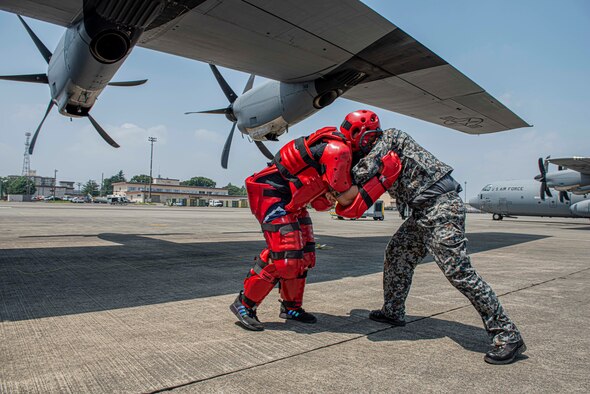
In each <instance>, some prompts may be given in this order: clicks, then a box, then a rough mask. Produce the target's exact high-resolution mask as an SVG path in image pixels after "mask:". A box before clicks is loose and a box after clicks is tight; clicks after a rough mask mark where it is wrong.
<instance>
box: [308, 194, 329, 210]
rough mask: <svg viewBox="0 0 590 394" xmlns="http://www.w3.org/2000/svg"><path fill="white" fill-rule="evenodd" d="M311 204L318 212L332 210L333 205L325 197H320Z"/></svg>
mask: <svg viewBox="0 0 590 394" xmlns="http://www.w3.org/2000/svg"><path fill="white" fill-rule="evenodd" d="M310 204H311V206H312V207H313V209H315V210H316V211H327V210H329V209H330V208H332V205H333V204H332V203H331V202H330V200H328V199H327V198H326V197H325V196H319V197H318V198H316V199H315V200H313V201H312V202H311V203H310Z"/></svg>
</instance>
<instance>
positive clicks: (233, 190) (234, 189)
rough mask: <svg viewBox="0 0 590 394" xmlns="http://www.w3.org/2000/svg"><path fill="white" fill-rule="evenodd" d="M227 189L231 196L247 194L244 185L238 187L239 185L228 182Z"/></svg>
mask: <svg viewBox="0 0 590 394" xmlns="http://www.w3.org/2000/svg"><path fill="white" fill-rule="evenodd" d="M225 189H227V192H228V194H229V195H230V196H245V195H246V188H245V187H244V186H242V187H238V186H235V185H232V184H231V182H230V183H228V184H227V186H225Z"/></svg>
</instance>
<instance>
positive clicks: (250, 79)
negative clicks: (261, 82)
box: [242, 74, 256, 94]
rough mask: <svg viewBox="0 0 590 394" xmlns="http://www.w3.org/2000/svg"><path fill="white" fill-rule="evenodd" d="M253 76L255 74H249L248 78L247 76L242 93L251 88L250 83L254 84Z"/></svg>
mask: <svg viewBox="0 0 590 394" xmlns="http://www.w3.org/2000/svg"><path fill="white" fill-rule="evenodd" d="M254 77H256V75H254V74H250V78H248V82H246V86H245V87H244V91H243V92H242V94H244V93H246V92H247V91H248V90H250V89H252V85H254Z"/></svg>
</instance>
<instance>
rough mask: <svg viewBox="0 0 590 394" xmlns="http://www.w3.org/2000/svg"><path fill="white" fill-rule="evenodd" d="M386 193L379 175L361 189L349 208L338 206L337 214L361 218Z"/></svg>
mask: <svg viewBox="0 0 590 394" xmlns="http://www.w3.org/2000/svg"><path fill="white" fill-rule="evenodd" d="M386 191H387V189H385V186H383V184H382V183H381V182H380V181H379V178H378V175H376V176H374V177H373V178H371V179H369V181H368V182H367V183H365V184H364V185H363V187H361V188H360V189H359V193H358V194H357V195H356V198H355V199H354V201H353V202H352V204H350V205H347V206H342V205H340V204H338V205H336V214H337V215H339V216H344V217H345V218H353V219H356V218H360V217H361V216H363V213H365V211H366V210H367V209H369V207H370V206H371V205H373V203H374V202H375V201H376V200H377V199H378V198H379V197H381V195H382V194H383V193H385V192H386Z"/></svg>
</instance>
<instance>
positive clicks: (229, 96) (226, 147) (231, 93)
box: [185, 64, 274, 169]
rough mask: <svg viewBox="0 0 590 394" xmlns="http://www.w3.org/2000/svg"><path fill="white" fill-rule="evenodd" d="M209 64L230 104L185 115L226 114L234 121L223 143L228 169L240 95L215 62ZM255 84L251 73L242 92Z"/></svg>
mask: <svg viewBox="0 0 590 394" xmlns="http://www.w3.org/2000/svg"><path fill="white" fill-rule="evenodd" d="M209 66H210V67H211V71H213V75H214V76H215V79H216V80H217V83H218V84H219V86H220V87H221V90H222V91H223V93H224V94H225V97H227V100H228V101H229V105H228V106H227V107H226V108H219V109H211V110H207V111H195V112H185V115H187V114H217V115H225V117H226V118H227V119H228V120H229V121H230V122H232V123H233V124H232V127H231V130H230V132H229V135H228V136H227V139H226V140H225V144H224V145H223V151H222V153H221V167H223V168H226V169H227V161H228V158H229V150H230V148H231V142H232V139H233V136H234V131H235V130H236V124H237V122H238V119H237V118H236V116H235V114H234V111H233V104H234V102H235V101H236V100H237V98H238V96H237V95H236V93H235V92H234V91H233V90H232V88H231V87H230V86H229V84H228V83H227V81H226V80H225V79H224V78H223V76H222V75H221V73H220V72H219V70H218V69H217V67H216V66H215V65H213V64H209ZM253 84H254V74H252V75H250V78H248V82H246V86H245V87H244V91H243V92H242V94H244V93H246V92H247V91H248V90H250V89H252V85H253ZM254 143H255V144H256V146H257V147H258V149H259V150H260V152H262V154H263V155H264V156H266V157H267V158H268V159H269V160H272V159H273V158H274V155H273V154H272V153H271V152H270V151H269V150H268V148H267V147H266V146H265V145H264V144H263V143H262V142H260V141H254Z"/></svg>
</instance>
